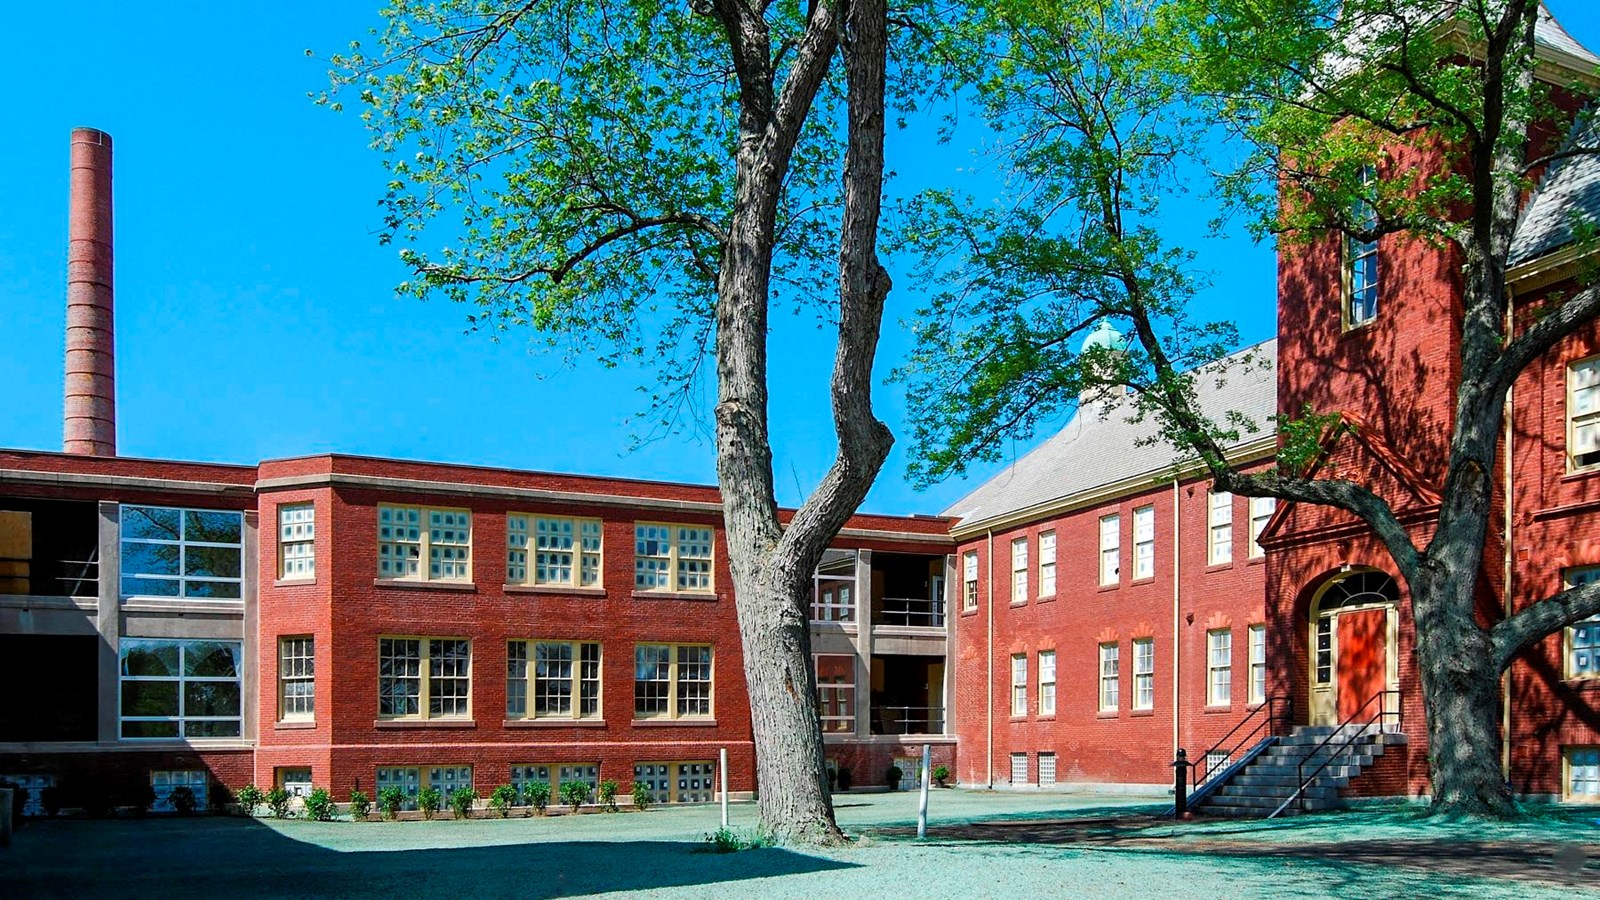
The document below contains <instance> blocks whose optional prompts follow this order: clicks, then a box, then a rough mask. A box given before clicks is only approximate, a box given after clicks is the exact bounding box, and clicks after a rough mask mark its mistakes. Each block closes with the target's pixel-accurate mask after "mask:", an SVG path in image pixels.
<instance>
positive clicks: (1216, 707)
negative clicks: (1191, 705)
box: [1200, 703, 1233, 716]
mask: <svg viewBox="0 0 1600 900" xmlns="http://www.w3.org/2000/svg"><path fill="white" fill-rule="evenodd" d="M1231 712H1233V704H1232V703H1223V704H1210V703H1208V704H1206V707H1205V709H1202V710H1200V714H1201V715H1206V716H1223V715H1227V714H1228V713H1231Z"/></svg>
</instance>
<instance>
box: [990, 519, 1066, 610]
mask: <svg viewBox="0 0 1600 900" xmlns="http://www.w3.org/2000/svg"><path fill="white" fill-rule="evenodd" d="M974 563H976V560H974ZM974 567H976V566H974ZM1055 595H1056V533H1055V532H1054V531H1046V532H1042V533H1041V534H1040V535H1039V596H1041V597H1054V596H1055Z"/></svg>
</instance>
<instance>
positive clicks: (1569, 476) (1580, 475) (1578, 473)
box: [1560, 466, 1600, 482]
mask: <svg viewBox="0 0 1600 900" xmlns="http://www.w3.org/2000/svg"><path fill="white" fill-rule="evenodd" d="M1596 475H1600V466H1584V467H1583V468H1581V469H1568V470H1567V473H1566V474H1565V475H1562V476H1561V479H1560V480H1561V481H1563V482H1567V481H1582V480H1584V479H1585V478H1593V477H1594V476H1596Z"/></svg>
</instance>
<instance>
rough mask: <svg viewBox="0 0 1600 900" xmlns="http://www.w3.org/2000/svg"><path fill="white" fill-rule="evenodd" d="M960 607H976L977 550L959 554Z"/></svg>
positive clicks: (965, 608)
mask: <svg viewBox="0 0 1600 900" xmlns="http://www.w3.org/2000/svg"><path fill="white" fill-rule="evenodd" d="M961 608H962V609H964V610H967V611H969V612H970V611H971V610H975V609H977V608H978V551H976V550H968V551H967V552H966V553H963V554H961Z"/></svg>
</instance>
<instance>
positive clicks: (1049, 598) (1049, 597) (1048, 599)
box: [1033, 594, 1056, 603]
mask: <svg viewBox="0 0 1600 900" xmlns="http://www.w3.org/2000/svg"><path fill="white" fill-rule="evenodd" d="M1055 600H1056V595H1055V594H1041V595H1039V596H1037V597H1035V598H1033V602H1035V603H1054V602H1055Z"/></svg>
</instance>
